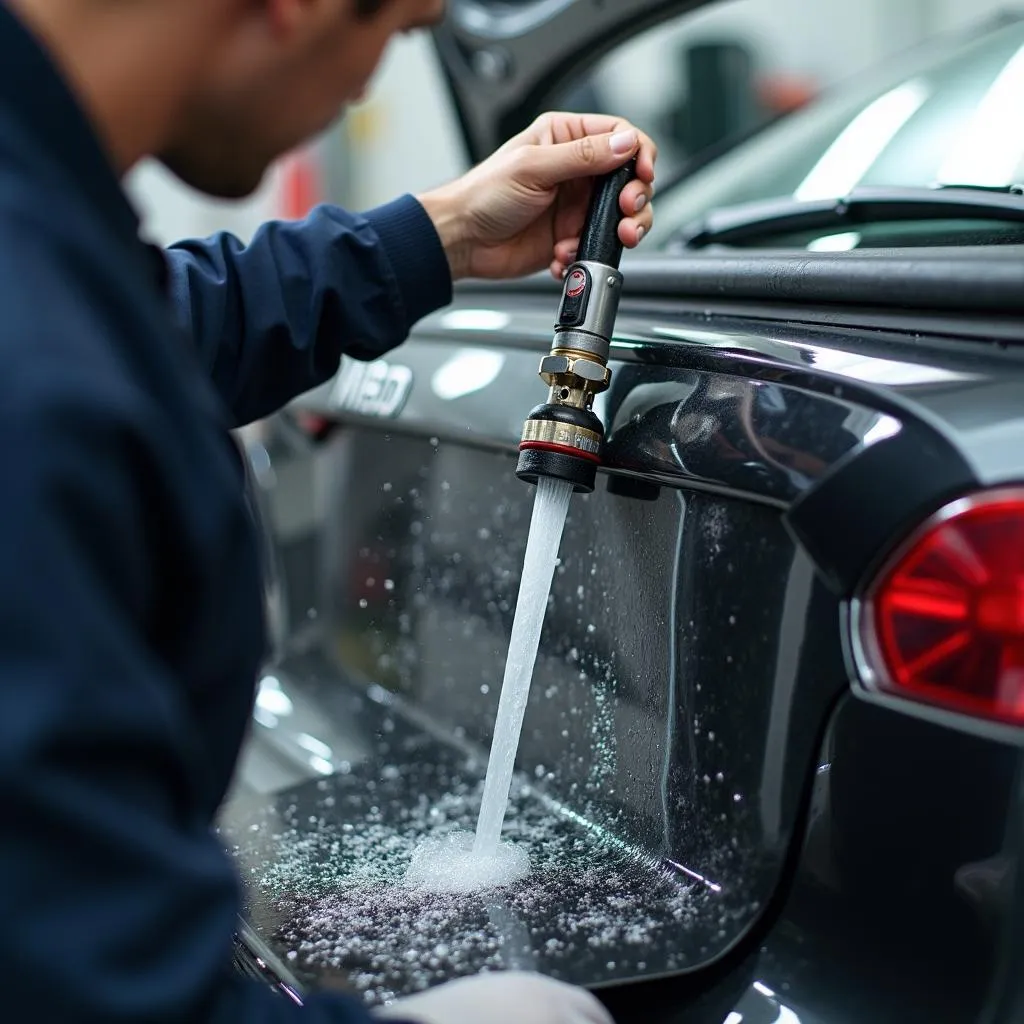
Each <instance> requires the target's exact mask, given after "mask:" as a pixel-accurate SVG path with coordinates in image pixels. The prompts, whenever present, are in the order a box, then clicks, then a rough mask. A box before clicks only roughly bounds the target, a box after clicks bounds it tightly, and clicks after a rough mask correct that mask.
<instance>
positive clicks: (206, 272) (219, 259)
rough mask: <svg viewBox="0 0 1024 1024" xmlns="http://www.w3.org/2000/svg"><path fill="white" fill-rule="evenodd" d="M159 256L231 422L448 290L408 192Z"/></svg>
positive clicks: (399, 325) (284, 398) (256, 413)
mask: <svg viewBox="0 0 1024 1024" xmlns="http://www.w3.org/2000/svg"><path fill="white" fill-rule="evenodd" d="M166 258H167V263H168V268H169V279H170V281H169V283H170V292H171V298H172V302H173V306H174V310H175V314H176V316H177V317H178V320H179V322H180V324H181V326H182V327H184V328H185V329H186V330H187V331H189V332H190V333H191V335H192V336H193V338H194V339H195V343H196V345H197V347H198V349H199V351H200V355H201V358H202V359H203V360H204V362H205V364H206V366H207V368H208V370H209V372H210V375H211V377H212V379H213V382H214V385H215V386H216V388H217V390H218V391H219V392H220V394H221V396H222V398H223V399H224V401H225V402H226V404H227V406H228V408H229V409H230V410H231V412H232V414H233V418H234V425H235V426H241V425H243V424H245V423H248V422H251V421H252V420H254V419H259V418H260V417H262V416H266V415H268V414H269V413H271V412H273V411H275V410H276V409H278V408H280V407H281V406H282V405H284V404H286V403H287V402H288V401H290V400H291V399H292V398H294V397H295V396H296V395H299V394H302V393H303V392H304V391H308V390H309V389H310V388H313V387H316V386H317V385H319V384H322V383H323V382H324V381H326V380H329V379H330V377H331V376H333V375H334V373H335V372H337V369H338V365H339V362H340V360H341V356H342V355H343V354H345V355H349V356H351V357H353V358H354V359H362V360H370V359H375V358H377V357H378V356H380V355H383V354H384V353H385V352H387V351H388V350H390V349H392V348H394V347H395V346H396V345H399V344H400V343H401V342H403V341H404V340H405V339H406V337H407V336H408V334H409V330H410V328H411V327H412V326H413V324H415V323H416V321H417V320H419V319H420V318H421V317H423V316H426V315H427V314H428V313H431V312H433V311H434V310H435V309H439V308H441V307H442V306H445V305H447V304H448V303H449V302H450V301H451V298H452V280H451V273H450V271H449V267H448V261H447V257H446V256H445V253H444V249H443V248H442V246H441V242H440V239H439V238H438V236H437V232H436V231H435V229H434V225H433V223H432V221H431V220H430V218H429V217H428V216H427V214H426V211H425V210H424V209H423V207H422V206H421V205H420V204H419V203H418V202H417V201H416V200H415V199H414V198H413V197H412V196H405V197H403V198H401V199H398V200H396V201H395V202H393V203H389V204H388V205H386V206H382V207H379V208H378V209H376V210H372V211H370V212H369V213H366V214H362V215H355V214H350V213H346V212H345V211H344V210H341V209H339V208H338V207H335V206H319V207H317V208H316V209H315V210H314V211H313V212H312V213H311V214H310V215H309V217H307V218H306V219H305V220H303V221H299V222H286V221H271V222H270V223H268V224H266V225H264V226H263V227H262V228H261V229H260V230H259V231H258V232H257V234H256V235H255V236H254V238H253V239H252V241H251V242H250V244H249V245H247V246H243V245H242V244H241V243H240V242H239V241H238V239H237V238H234V237H233V236H231V235H228V234H219V235H215V236H213V237H212V238H209V239H206V240H204V241H187V242H180V243H178V244H177V245H174V246H171V247H170V248H169V249H167V250H166Z"/></svg>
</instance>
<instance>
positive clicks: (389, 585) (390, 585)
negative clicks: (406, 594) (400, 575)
mask: <svg viewBox="0 0 1024 1024" xmlns="http://www.w3.org/2000/svg"><path fill="white" fill-rule="evenodd" d="M384 589H385V590H394V589H395V581H394V580H385V581H384Z"/></svg>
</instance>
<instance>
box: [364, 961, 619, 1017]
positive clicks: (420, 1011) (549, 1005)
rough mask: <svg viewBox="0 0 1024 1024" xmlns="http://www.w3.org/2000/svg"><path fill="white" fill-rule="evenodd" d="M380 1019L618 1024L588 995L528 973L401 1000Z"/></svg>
mask: <svg viewBox="0 0 1024 1024" xmlns="http://www.w3.org/2000/svg"><path fill="white" fill-rule="evenodd" d="M377 1016H379V1017H384V1018H391V1019H397V1020H406V1021H416V1022H417V1024H614V1022H613V1020H612V1018H611V1016H610V1014H609V1013H608V1011H607V1010H606V1009H605V1008H604V1007H603V1006H602V1005H601V1004H600V1003H599V1002H598V1001H597V999H595V998H594V996H592V995H591V994H590V993H589V992H588V991H587V990H586V989H582V988H576V987H575V986H573V985H566V984H565V982H562V981H555V980H554V979H553V978H546V977H544V976H543V975H541V974H530V973H527V972H526V971H496V972H494V973H487V974H478V975H476V976H474V977H472V978H460V979H459V980H458V981H450V982H448V983H447V984H445V985H439V986H438V987H437V988H433V989H428V990H427V991H426V992H421V993H420V994H419V995H415V996H408V997H407V998H405V999H398V1000H396V1001H395V1002H393V1003H390V1004H389V1005H388V1006H386V1007H384V1008H383V1009H381V1010H378V1011H377Z"/></svg>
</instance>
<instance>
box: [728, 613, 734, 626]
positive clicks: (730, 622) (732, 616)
mask: <svg viewBox="0 0 1024 1024" xmlns="http://www.w3.org/2000/svg"><path fill="white" fill-rule="evenodd" d="M729 625H730V626H735V625H736V616H735V615H730V616H729Z"/></svg>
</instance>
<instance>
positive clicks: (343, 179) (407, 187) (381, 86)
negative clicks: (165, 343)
mask: <svg viewBox="0 0 1024 1024" xmlns="http://www.w3.org/2000/svg"><path fill="white" fill-rule="evenodd" d="M1003 11H1014V7H1013V5H1012V0H1010V2H1009V3H1008V2H1007V0H720V2H718V3H716V4H713V5H711V6H710V7H709V8H707V9H705V10H702V11H699V12H697V13H696V14H683V15H680V16H678V17H677V18H676V19H675V21H674V22H673V23H671V27H669V28H666V27H665V26H660V27H659V28H657V29H655V30H652V31H650V32H647V33H644V34H641V35H640V36H638V37H636V38H634V39H633V40H632V41H630V42H629V43H627V44H624V45H622V46H620V47H619V48H618V49H617V50H615V51H613V52H612V53H610V54H609V55H608V56H607V57H606V58H604V59H603V60H602V61H601V63H600V64H599V65H598V66H597V68H596V69H595V70H594V72H593V74H592V75H591V76H590V78H589V80H588V81H587V82H586V83H584V84H583V85H582V87H578V88H577V89H576V90H575V91H574V93H573V94H572V95H568V96H565V97H564V98H563V102H562V104H561V105H562V106H563V107H565V108H567V109H579V110H613V111H615V112H616V113H621V114H622V115H624V116H626V117H629V118H631V119H632V120H633V121H634V122H635V123H637V124H638V125H640V126H641V127H643V128H645V129H646V130H648V131H649V132H651V133H652V134H653V135H655V137H656V138H657V140H658V142H659V144H660V145H661V148H662V154H663V155H662V158H661V162H660V164H659V179H660V180H661V181H667V180H669V179H670V178H671V177H672V175H673V174H676V173H679V172H680V171H681V170H683V169H685V168H686V167H687V166H688V164H689V162H691V161H694V160H699V159H700V158H701V156H702V155H705V156H706V155H707V154H708V153H710V152H713V151H714V150H715V148H716V147H721V146H723V145H728V144H729V142H730V141H733V140H735V139H736V138H738V137H742V136H743V135H744V134H746V133H748V132H750V131H752V130H754V129H756V128H757V127H758V126H759V125H760V124H763V123H765V122H766V121H769V120H771V119H774V118H777V117H779V116H783V115H785V114H786V113H787V112H789V111H791V110H793V109H796V108H798V107H799V106H801V105H803V104H804V103H806V102H808V101H809V100H810V99H812V98H813V97H814V96H816V95H818V94H820V93H821V92H822V91H823V90H827V89H829V88H831V87H834V86H839V85H841V84H842V83H843V82H844V81H846V80H849V79H851V78H855V77H856V76H857V75H858V74H860V73H863V72H864V71H865V70H867V69H869V68H870V67H872V66H873V65H874V64H877V63H878V62H879V61H882V60H885V59H886V58H890V57H892V56H894V55H896V54H898V53H899V52H900V51H904V50H907V49H909V48H911V47H913V46H915V45H916V44H918V43H921V42H922V41H924V40H927V39H931V38H933V37H935V36H937V35H941V34H944V33H947V32H953V31H959V30H963V29H964V28H966V27H969V26H971V25H972V24H973V23H977V22H983V21H986V20H990V19H992V18H993V17H994V16H997V15H998V14H999V13H1000V12H1003ZM1018 13H1019V12H1018ZM694 96H698V97H699V102H692V101H691V100H692V97H694ZM466 162H467V161H466V156H465V153H464V150H463V147H462V144H461V141H460V139H459V137H458V129H457V126H456V123H455V120H454V117H453V114H452V111H451V106H450V102H449V99H448V95H447V92H446V87H445V83H444V81H443V78H442V75H441V72H440V70H439V67H438V64H437V61H436V59H435V56H434V54H433V51H432V48H431V44H430V40H429V38H428V37H427V36H426V35H425V34H424V33H419V34H417V35H415V36H408V37H404V38H401V39H399V40H396V41H395V42H394V43H393V45H392V47H391V49H390V51H389V52H388V54H387V56H386V59H385V62H384V64H383V66H382V67H381V69H380V71H379V72H378V75H377V78H376V80H375V82H374V85H373V88H372V89H371V91H370V93H369V94H368V96H367V98H366V100H365V102H363V103H362V104H360V105H359V106H358V107H355V108H353V109H351V110H350V111H349V112H348V114H347V115H346V116H345V117H344V118H342V119H341V120H340V121H339V122H338V123H337V124H335V125H333V126H332V127H331V129H330V130H329V131H327V132H326V133H325V134H324V135H323V136H322V137H321V138H320V139H318V140H317V141H316V142H315V143H314V144H312V145H310V146H309V147H307V148H306V149H304V150H303V151H301V152H298V153H294V154H291V155H289V156H288V157H287V158H286V159H284V160H282V161H281V162H280V163H279V164H278V166H277V167H275V169H274V171H273V173H272V174H271V175H270V176H269V177H268V179H267V181H266V182H265V183H264V187H263V188H262V189H261V190H260V192H259V194H257V195H256V196H253V197H252V198H251V199H249V200H246V201H244V202H241V203H215V202H210V201H208V200H206V199H204V198H202V197H200V196H198V195H197V194H195V193H194V192H191V191H190V190H188V189H186V188H184V187H183V186H181V185H180V184H178V183H177V182H176V181H175V180H174V179H173V178H171V176H170V175H168V174H167V173H166V172H164V171H163V170H162V169H161V168H160V167H158V166H156V165H153V164H146V165H143V166H141V167H139V168H138V169H137V170H136V171H135V172H134V174H133V175H132V177H131V179H130V181H129V188H130V190H131V192H132V194H133V196H134V198H135V201H136V203H137V205H138V207H139V209H140V212H141V213H142V216H143V223H144V227H145V230H146V232H147V233H148V234H149V235H150V236H151V237H152V238H153V239H154V240H155V241H158V242H163V243H170V242H173V241H175V240H177V239H179V238H183V237H188V236H203V235H207V234H209V233H211V232H213V231H218V230H229V231H232V232H233V233H235V234H237V235H239V237H241V238H243V239H244V238H247V237H248V236H250V235H251V234H252V232H253V231H254V230H255V229H256V227H258V225H259V224H260V223H261V222H262V221H263V220H265V219H267V218H268V217H297V216H302V215H303V214H304V213H305V212H306V211H307V210H308V209H309V207H310V206H312V205H313V204H315V203H316V202H318V201H321V200H327V201H331V202H336V203H340V204H341V205H343V206H347V207H349V208H352V209H365V208H367V207H371V206H374V205H376V204H378V203H382V202H385V201H387V200H388V199H391V198H394V197H395V196H396V195H398V194H400V193H402V192H407V191H410V192H416V191H419V190H422V189H425V188H428V187H430V186H432V185H435V184H437V183H439V182H441V181H444V180H445V179H447V178H450V177H452V176H454V175H456V174H458V173H459V172H460V171H461V170H463V169H464V168H465V166H466ZM750 173H751V174H753V175H756V174H757V169H756V168H751V169H750Z"/></svg>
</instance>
